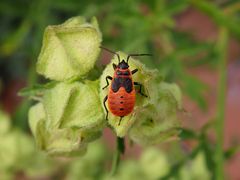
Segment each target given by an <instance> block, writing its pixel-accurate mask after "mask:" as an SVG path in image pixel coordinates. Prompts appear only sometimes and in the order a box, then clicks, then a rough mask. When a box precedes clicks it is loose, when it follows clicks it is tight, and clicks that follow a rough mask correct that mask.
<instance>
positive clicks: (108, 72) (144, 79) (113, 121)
mask: <svg viewBox="0 0 240 180" xmlns="http://www.w3.org/2000/svg"><path fill="white" fill-rule="evenodd" d="M118 54H119V55H120V58H121V60H122V59H125V60H126V59H127V55H126V54H124V53H122V52H118ZM113 63H115V64H118V58H117V56H114V57H113V59H112V60H111V63H109V64H108V65H107V67H106V68H105V70H104V71H103V74H102V76H101V78H100V85H101V87H100V88H101V90H100V97H101V100H102V101H103V99H104V97H105V96H106V95H107V94H108V88H106V89H104V90H102V88H103V87H104V86H105V85H106V79H105V78H106V76H113V73H114V69H113V66H112V64H113ZM129 68H130V70H134V69H138V72H137V73H136V74H134V75H133V81H135V82H140V83H141V84H142V85H143V87H144V91H145V93H146V94H148V84H149V83H150V81H151V79H153V78H154V77H155V75H156V73H157V71H155V70H149V69H148V68H146V67H145V65H144V64H142V63H140V62H139V61H137V60H134V59H133V58H130V60H129ZM109 88H110V87H109ZM148 103H149V98H146V97H143V96H141V95H140V94H138V93H137V91H136V104H135V107H134V110H133V112H132V113H131V114H130V115H128V116H125V117H124V118H123V119H122V121H121V124H120V125H118V123H119V119H120V117H118V116H114V115H113V114H111V112H109V115H108V122H109V124H110V125H111V126H112V127H113V128H114V130H115V132H116V134H117V136H119V137H124V136H125V135H126V134H127V132H128V131H129V129H130V128H131V126H132V125H133V123H134V122H135V120H137V118H136V117H137V112H141V111H142V109H143V108H144V106H146V105H147V104H148ZM102 107H103V108H104V106H103V104H102ZM105 113H106V112H105Z"/></svg>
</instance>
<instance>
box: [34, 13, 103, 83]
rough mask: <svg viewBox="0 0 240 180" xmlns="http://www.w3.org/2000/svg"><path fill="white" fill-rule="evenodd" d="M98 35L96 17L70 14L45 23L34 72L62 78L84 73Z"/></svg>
mask: <svg viewBox="0 0 240 180" xmlns="http://www.w3.org/2000/svg"><path fill="white" fill-rule="evenodd" d="M101 40H102V37H101V33H100V31H99V28H98V24H97V20H96V19H95V18H93V19H92V21H91V23H87V22H86V20H85V19H84V18H83V17H75V18H71V19H69V20H68V21H66V22H65V23H63V24H61V25H52V26H48V27H47V28H46V30H45V33H44V37H43V45H42V49H41V53H40V55H39V57H38V62H37V72H38V73H39V74H42V75H43V76H45V77H46V78H49V79H51V80H57V81H63V80H66V79H71V78H78V77H82V76H85V75H86V74H87V73H88V72H89V71H90V70H91V69H92V68H93V66H94V64H95V62H96V60H97V57H98V54H99V52H100V49H99V46H100V43H101Z"/></svg>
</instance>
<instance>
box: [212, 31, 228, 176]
mask: <svg viewBox="0 0 240 180" xmlns="http://www.w3.org/2000/svg"><path fill="white" fill-rule="evenodd" d="M227 45H228V32H227V30H226V28H221V29H220V32H219V39H218V46H217V52H218V54H219V73H220V79H219V83H218V99H217V121H216V124H215V129H216V135H217V144H216V154H215V155H216V156H215V165H216V169H215V175H216V179H218V180H222V179H224V151H223V140H224V117H225V98H226V83H227V82H226V81H227V80H226V76H227V72H226V61H227V57H226V54H227Z"/></svg>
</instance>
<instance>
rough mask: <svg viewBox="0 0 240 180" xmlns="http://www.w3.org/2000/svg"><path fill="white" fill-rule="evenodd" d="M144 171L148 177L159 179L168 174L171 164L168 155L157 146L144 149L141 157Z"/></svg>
mask: <svg viewBox="0 0 240 180" xmlns="http://www.w3.org/2000/svg"><path fill="white" fill-rule="evenodd" d="M140 166H141V169H142V172H144V174H146V176H147V177H148V178H147V179H159V178H162V177H164V176H165V175H167V174H168V172H169V170H170V166H169V164H168V160H167V156H166V155H165V154H164V153H163V152H162V151H160V150H159V149H157V148H148V149H146V150H144V151H143V154H142V155H141V158H140Z"/></svg>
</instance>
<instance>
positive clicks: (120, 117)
mask: <svg viewBox="0 0 240 180" xmlns="http://www.w3.org/2000/svg"><path fill="white" fill-rule="evenodd" d="M123 117H124V116H121V117H120V120H119V122H118V125H119V126H120V124H121V121H122V118H123Z"/></svg>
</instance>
